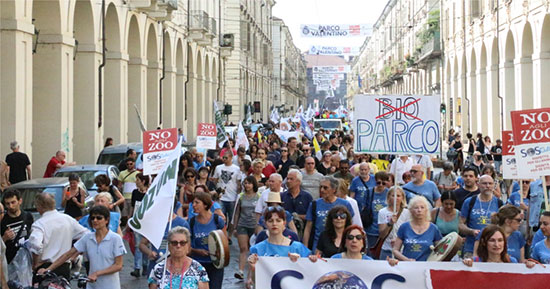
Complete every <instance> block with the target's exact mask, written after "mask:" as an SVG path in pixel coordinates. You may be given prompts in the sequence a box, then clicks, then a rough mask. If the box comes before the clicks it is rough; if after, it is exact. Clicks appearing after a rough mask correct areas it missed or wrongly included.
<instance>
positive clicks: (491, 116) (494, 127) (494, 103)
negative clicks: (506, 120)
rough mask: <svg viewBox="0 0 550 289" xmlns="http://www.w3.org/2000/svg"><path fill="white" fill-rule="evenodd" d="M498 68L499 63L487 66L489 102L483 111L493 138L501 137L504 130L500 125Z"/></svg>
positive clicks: (488, 130) (488, 131)
mask: <svg viewBox="0 0 550 289" xmlns="http://www.w3.org/2000/svg"><path fill="white" fill-rule="evenodd" d="M497 69H498V64H493V65H491V66H488V67H487V94H486V95H487V102H486V103H485V104H484V106H485V107H486V109H484V110H482V111H481V113H482V114H484V115H485V119H486V120H487V121H488V126H487V133H488V134H489V135H490V136H491V137H492V139H493V140H496V139H499V138H500V136H501V131H502V129H501V127H500V100H499V99H498V86H497V78H498V71H497Z"/></svg>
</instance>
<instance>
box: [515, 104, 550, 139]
mask: <svg viewBox="0 0 550 289" xmlns="http://www.w3.org/2000/svg"><path fill="white" fill-rule="evenodd" d="M510 115H511V117H512V129H513V131H514V136H515V138H514V144H515V145H516V146H517V145H522V144H534V143H550V108H541V109H528V110H520V111H512V112H511V113H510Z"/></svg>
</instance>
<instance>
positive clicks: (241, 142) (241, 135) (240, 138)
mask: <svg viewBox="0 0 550 289" xmlns="http://www.w3.org/2000/svg"><path fill="white" fill-rule="evenodd" d="M240 146H244V148H245V149H246V150H248V147H249V146H250V144H249V143H248V138H247V137H246V132H245V131H244V127H243V123H242V122H239V128H238V129H237V139H236V140H235V147H237V148H239V147H240Z"/></svg>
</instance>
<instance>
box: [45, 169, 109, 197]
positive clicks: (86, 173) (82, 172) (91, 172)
mask: <svg viewBox="0 0 550 289" xmlns="http://www.w3.org/2000/svg"><path fill="white" fill-rule="evenodd" d="M71 174H77V175H78V176H79V177H80V181H82V182H83V183H84V186H85V187H86V190H87V191H88V194H89V196H90V198H93V197H95V195H96V194H97V186H96V185H95V183H94V179H95V177H96V176H98V175H107V176H109V178H110V179H111V182H112V181H113V180H116V179H117V178H118V174H119V171H118V168H117V167H116V166H115V165H77V166H68V167H63V168H60V169H59V170H57V171H56V172H55V174H54V176H55V177H69V175H71Z"/></svg>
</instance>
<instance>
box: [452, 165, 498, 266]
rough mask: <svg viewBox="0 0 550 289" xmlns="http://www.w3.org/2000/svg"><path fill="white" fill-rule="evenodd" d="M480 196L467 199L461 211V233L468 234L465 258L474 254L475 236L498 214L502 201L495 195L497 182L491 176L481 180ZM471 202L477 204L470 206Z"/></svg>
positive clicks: (479, 185) (479, 182)
mask: <svg viewBox="0 0 550 289" xmlns="http://www.w3.org/2000/svg"><path fill="white" fill-rule="evenodd" d="M478 187H479V190H480V193H479V195H477V196H472V197H469V198H467V199H466V200H465V201H464V204H462V209H461V210H460V231H461V232H466V234H467V235H468V236H467V237H466V244H464V249H463V250H462V251H463V252H464V258H470V257H471V256H472V254H473V252H474V242H475V236H477V234H479V232H480V231H481V230H482V229H483V228H485V227H486V226H487V225H489V224H490V223H491V214H493V213H496V212H498V209H499V207H500V205H501V204H502V203H501V201H500V200H499V199H498V198H497V197H496V196H495V195H494V194H493V189H494V187H495V182H494V180H493V178H492V177H491V176H488V175H483V176H481V177H480V178H479V181H478ZM470 202H475V203H474V204H473V205H470Z"/></svg>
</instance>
